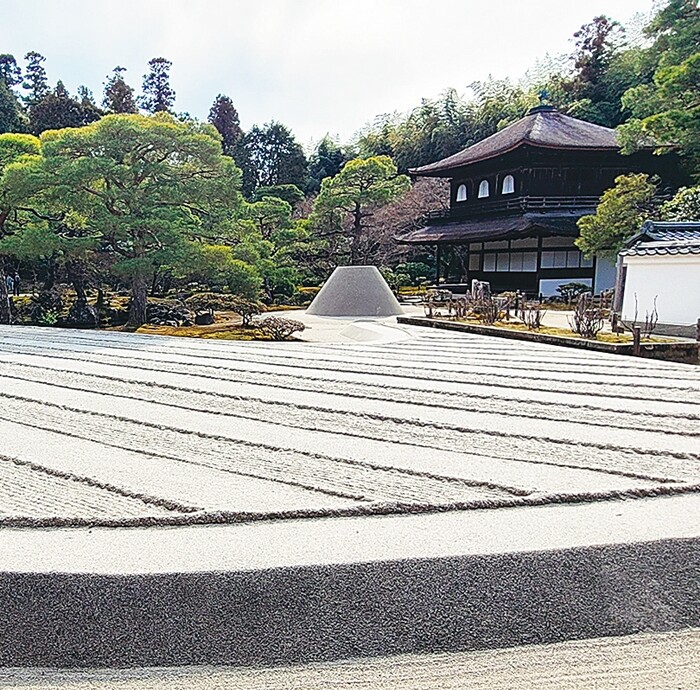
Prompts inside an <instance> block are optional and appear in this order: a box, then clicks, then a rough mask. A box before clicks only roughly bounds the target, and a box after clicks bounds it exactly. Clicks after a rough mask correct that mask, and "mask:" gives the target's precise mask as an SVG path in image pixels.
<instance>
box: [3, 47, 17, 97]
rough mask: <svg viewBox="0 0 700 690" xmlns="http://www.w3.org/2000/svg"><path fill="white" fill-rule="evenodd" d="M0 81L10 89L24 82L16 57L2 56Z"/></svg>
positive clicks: (6, 54) (4, 54) (7, 54)
mask: <svg viewBox="0 0 700 690" xmlns="http://www.w3.org/2000/svg"><path fill="white" fill-rule="evenodd" d="M0 81H2V82H3V83H4V84H5V86H7V87H8V88H10V89H11V88H12V87H13V86H17V84H19V83H20V82H21V81H22V70H21V69H20V68H19V65H18V64H17V61H16V60H15V56H14V55H10V54H9V53H3V54H2V55H0Z"/></svg>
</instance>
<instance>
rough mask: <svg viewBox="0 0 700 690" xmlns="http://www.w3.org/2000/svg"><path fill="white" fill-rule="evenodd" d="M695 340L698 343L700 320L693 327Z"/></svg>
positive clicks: (699, 339) (699, 340)
mask: <svg viewBox="0 0 700 690" xmlns="http://www.w3.org/2000/svg"><path fill="white" fill-rule="evenodd" d="M695 340H697V341H698V342H699V343H700V319H698V322H697V324H696V325H695Z"/></svg>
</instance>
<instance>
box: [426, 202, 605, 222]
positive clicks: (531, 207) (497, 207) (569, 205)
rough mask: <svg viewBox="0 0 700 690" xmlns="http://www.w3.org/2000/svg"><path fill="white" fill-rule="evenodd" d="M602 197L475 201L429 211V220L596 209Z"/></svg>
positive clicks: (440, 220) (444, 220) (439, 220)
mask: <svg viewBox="0 0 700 690" xmlns="http://www.w3.org/2000/svg"><path fill="white" fill-rule="evenodd" d="M599 201H600V197H597V196H521V197H516V198H510V199H498V200H497V201H478V200H477V201H473V202H467V203H465V204H460V205H459V206H454V207H452V208H450V209H447V210H443V209H440V210H438V211H428V215H427V220H428V221H429V222H430V221H434V222H437V223H439V222H447V221H450V220H457V219H459V218H470V217H472V216H481V215H487V214H492V213H507V212H508V211H542V210H550V209H557V208H559V209H573V208H590V209H594V208H595V207H596V206H597V205H598V202H599Z"/></svg>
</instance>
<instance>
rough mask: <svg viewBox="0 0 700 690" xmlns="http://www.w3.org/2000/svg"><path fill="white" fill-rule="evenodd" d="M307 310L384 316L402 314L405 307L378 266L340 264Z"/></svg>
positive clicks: (309, 312) (310, 312)
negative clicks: (402, 307) (401, 304)
mask: <svg viewBox="0 0 700 690" xmlns="http://www.w3.org/2000/svg"><path fill="white" fill-rule="evenodd" d="M306 313H307V314H312V315H314V316H370V317H371V316H373V317H385V316H397V315H399V314H403V309H401V306H400V305H399V303H398V301H397V300H396V297H394V293H393V292H392V291H391V289H390V288H389V286H388V285H387V283H386V281H385V280H384V278H383V277H382V274H381V273H380V272H379V271H378V270H377V268H376V267H375V266H338V268H336V269H335V271H333V273H332V274H331V277H330V278H329V279H328V280H327V281H326V282H325V284H324V286H323V287H322V288H321V290H320V292H319V293H318V295H316V298H315V299H314V301H313V302H312V303H311V305H310V306H309V308H308V309H307V310H306Z"/></svg>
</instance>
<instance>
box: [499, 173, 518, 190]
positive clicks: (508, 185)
mask: <svg viewBox="0 0 700 690" xmlns="http://www.w3.org/2000/svg"><path fill="white" fill-rule="evenodd" d="M513 192H515V178H514V177H513V176H512V175H506V176H505V177H504V178H503V187H502V188H501V194H513Z"/></svg>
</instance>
